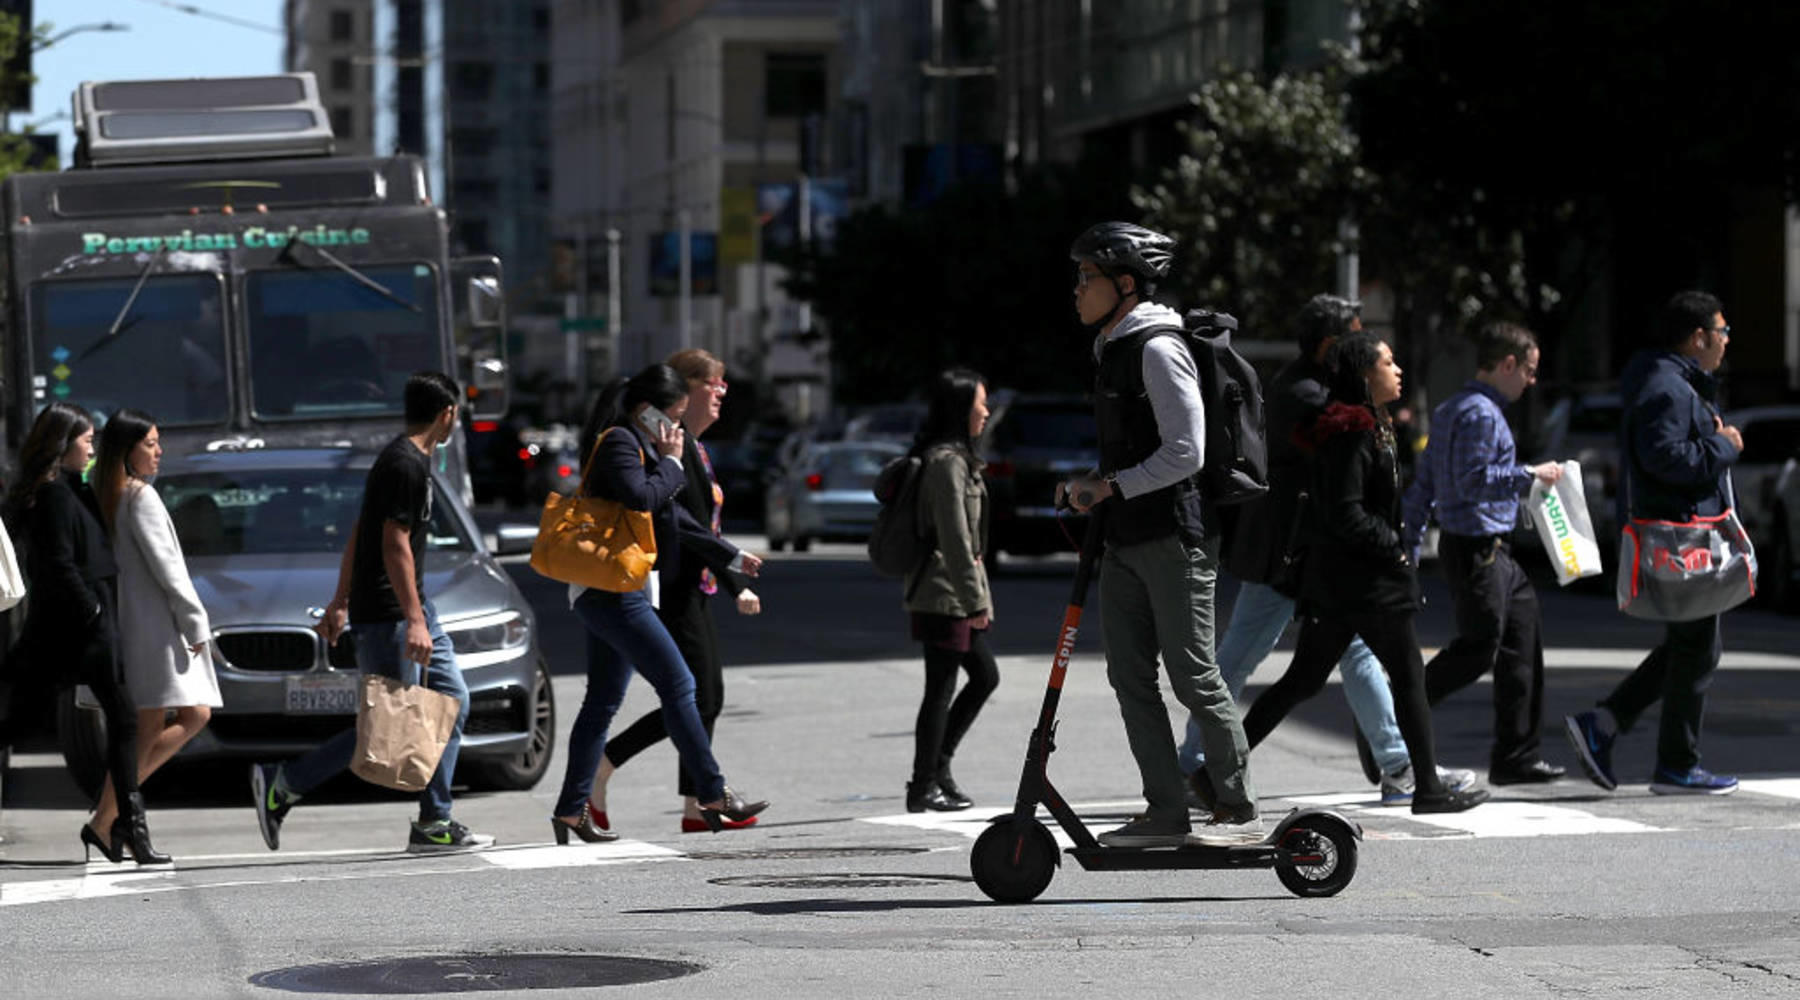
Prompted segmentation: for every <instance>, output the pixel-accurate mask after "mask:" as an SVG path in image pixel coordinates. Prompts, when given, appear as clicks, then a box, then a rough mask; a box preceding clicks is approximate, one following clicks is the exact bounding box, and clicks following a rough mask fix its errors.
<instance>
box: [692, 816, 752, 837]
mask: <svg viewBox="0 0 1800 1000" xmlns="http://www.w3.org/2000/svg"><path fill="white" fill-rule="evenodd" d="M755 825H756V817H755V816H751V817H750V818H748V819H731V818H729V817H726V816H720V817H719V829H721V830H742V829H744V828H745V827H751V826H755ZM711 829H712V827H710V826H707V825H706V821H705V820H703V819H695V818H694V817H692V816H683V817H681V832H682V833H705V832H706V831H708V830H711Z"/></svg>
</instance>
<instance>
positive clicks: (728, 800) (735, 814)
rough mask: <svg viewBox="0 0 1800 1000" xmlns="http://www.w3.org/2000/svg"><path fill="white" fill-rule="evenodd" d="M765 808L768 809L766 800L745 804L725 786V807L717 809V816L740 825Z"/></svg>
mask: <svg viewBox="0 0 1800 1000" xmlns="http://www.w3.org/2000/svg"><path fill="white" fill-rule="evenodd" d="M767 808H769V801H768V800H767V799H758V800H757V801H755V802H746V801H744V799H743V797H742V796H740V795H738V793H736V792H734V791H732V790H731V786H730V785H726V786H725V805H724V806H723V807H722V808H720V809H719V814H720V815H721V816H724V817H725V818H726V819H728V820H731V821H732V822H733V823H742V822H743V821H745V820H747V819H749V818H750V817H752V816H754V815H756V814H757V813H759V812H762V811H763V810H764V809H767Z"/></svg>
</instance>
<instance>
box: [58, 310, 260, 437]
mask: <svg viewBox="0 0 1800 1000" xmlns="http://www.w3.org/2000/svg"><path fill="white" fill-rule="evenodd" d="M135 287H137V279H135V278H117V279H102V280H97V281H46V282H39V283H37V284H35V285H33V286H32V288H31V300H32V318H33V321H34V322H33V330H32V333H33V336H32V345H31V346H32V352H31V354H32V357H31V360H32V374H33V378H34V380H35V381H36V386H35V387H36V388H37V389H40V390H42V392H43V395H41V396H39V397H37V398H38V400H39V402H40V404H43V403H49V402H50V401H52V400H58V399H60V400H64V401H66V402H70V403H76V404H79V405H81V406H83V407H86V408H87V409H88V410H89V411H90V412H92V413H94V414H95V415H96V416H97V417H99V418H100V419H102V420H104V419H105V418H107V417H109V416H111V415H112V414H114V413H117V412H118V411H119V409H120V408H121V407H125V406H130V407H132V408H134V409H139V410H144V411H147V412H149V413H153V414H155V415H156V422H157V423H158V424H160V425H162V426H164V427H180V426H183V425H192V424H208V423H223V422H224V421H225V418H226V414H227V409H226V407H227V398H226V393H225V371H226V369H225V322H224V313H223V310H222V309H221V308H220V283H219V277H218V275H216V274H180V275H151V276H150V277H148V278H146V279H145V280H144V284H143V287H142V288H139V289H138V292H137V297H136V298H135V299H134V298H132V289H133V288H135ZM127 302H129V303H130V308H129V309H127V308H126V303H127ZM114 323H117V324H118V326H117V330H116V332H115V331H114Z"/></svg>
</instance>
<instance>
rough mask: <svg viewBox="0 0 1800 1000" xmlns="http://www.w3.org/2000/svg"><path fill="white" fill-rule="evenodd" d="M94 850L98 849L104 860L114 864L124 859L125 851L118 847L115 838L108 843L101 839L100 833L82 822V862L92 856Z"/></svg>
mask: <svg viewBox="0 0 1800 1000" xmlns="http://www.w3.org/2000/svg"><path fill="white" fill-rule="evenodd" d="M95 850H98V851H99V852H100V853H101V854H102V855H103V856H105V858H106V860H108V861H111V862H112V863H113V864H115V865H116V864H118V863H119V862H121V861H124V860H125V853H124V851H123V850H122V849H121V848H120V847H119V842H118V841H116V840H115V841H113V842H112V843H110V844H109V843H107V842H106V841H104V840H101V839H100V835H99V834H97V833H95V832H94V828H93V827H91V826H89V825H87V824H86V823H83V824H81V860H82V862H83V863H84V864H85V863H86V862H87V861H89V860H90V859H92V858H93V856H94V851H95Z"/></svg>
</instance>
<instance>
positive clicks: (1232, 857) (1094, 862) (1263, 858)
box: [1065, 843, 1281, 872]
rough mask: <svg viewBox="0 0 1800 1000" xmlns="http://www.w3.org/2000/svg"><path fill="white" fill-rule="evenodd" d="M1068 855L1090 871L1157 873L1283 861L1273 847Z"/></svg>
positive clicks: (1084, 850)
mask: <svg viewBox="0 0 1800 1000" xmlns="http://www.w3.org/2000/svg"><path fill="white" fill-rule="evenodd" d="M1065 853H1067V854H1068V855H1069V856H1070V857H1072V858H1074V859H1075V860H1076V862H1078V863H1079V864H1080V865H1081V867H1083V868H1085V869H1087V870H1088V871H1091V872H1109V871H1110V872H1117V871H1157V870H1162V869H1168V868H1272V867H1274V866H1275V865H1276V864H1278V863H1279V862H1280V860H1281V851H1280V850H1279V849H1277V848H1276V847H1275V845H1273V844H1268V843H1257V844H1242V845H1239V846H1234V847H1210V846H1206V845H1188V844H1184V845H1182V846H1181V847H1071V848H1069V849H1068V850H1067V851H1066V852H1065Z"/></svg>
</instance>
